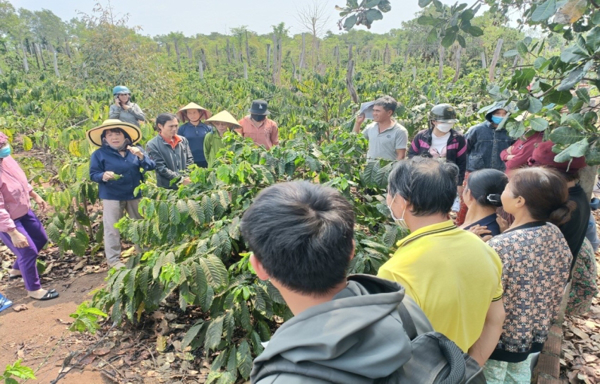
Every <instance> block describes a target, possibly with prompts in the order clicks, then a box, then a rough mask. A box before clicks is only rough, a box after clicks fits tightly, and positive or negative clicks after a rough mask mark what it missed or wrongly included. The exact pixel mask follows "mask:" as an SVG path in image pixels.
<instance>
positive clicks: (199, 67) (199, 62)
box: [198, 59, 204, 80]
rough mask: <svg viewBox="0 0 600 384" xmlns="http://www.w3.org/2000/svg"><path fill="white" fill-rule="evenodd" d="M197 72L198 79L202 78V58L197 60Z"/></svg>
mask: <svg viewBox="0 0 600 384" xmlns="http://www.w3.org/2000/svg"><path fill="white" fill-rule="evenodd" d="M198 74H199V75H200V80H203V79H204V64H202V59H200V60H198Z"/></svg>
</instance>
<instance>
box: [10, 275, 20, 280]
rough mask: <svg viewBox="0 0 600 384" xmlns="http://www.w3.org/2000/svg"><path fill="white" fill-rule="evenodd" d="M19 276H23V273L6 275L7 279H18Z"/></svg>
mask: <svg viewBox="0 0 600 384" xmlns="http://www.w3.org/2000/svg"><path fill="white" fill-rule="evenodd" d="M19 277H23V275H8V280H14V279H18V278H19Z"/></svg>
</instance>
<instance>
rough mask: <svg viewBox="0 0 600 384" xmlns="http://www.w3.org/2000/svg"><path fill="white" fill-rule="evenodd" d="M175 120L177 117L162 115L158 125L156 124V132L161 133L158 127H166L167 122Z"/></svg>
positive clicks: (157, 121)
mask: <svg viewBox="0 0 600 384" xmlns="http://www.w3.org/2000/svg"><path fill="white" fill-rule="evenodd" d="M173 119H177V116H175V115H174V114H172V113H161V114H160V115H158V117H157V118H156V123H155V124H154V130H155V131H157V132H160V129H159V128H158V126H159V125H162V126H164V125H165V124H166V123H167V122H169V121H171V120H173Z"/></svg>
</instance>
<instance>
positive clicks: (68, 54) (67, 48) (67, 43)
mask: <svg viewBox="0 0 600 384" xmlns="http://www.w3.org/2000/svg"><path fill="white" fill-rule="evenodd" d="M65 52H67V56H69V59H70V58H71V49H70V48H69V42H68V41H67V38H66V37H65Z"/></svg>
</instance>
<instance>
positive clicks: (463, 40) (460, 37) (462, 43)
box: [456, 35, 467, 48]
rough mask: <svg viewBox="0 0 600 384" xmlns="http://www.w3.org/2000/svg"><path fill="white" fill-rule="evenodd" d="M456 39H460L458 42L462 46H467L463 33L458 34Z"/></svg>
mask: <svg viewBox="0 0 600 384" xmlns="http://www.w3.org/2000/svg"><path fill="white" fill-rule="evenodd" d="M456 39H457V40H458V44H460V46H461V47H463V48H467V42H466V41H465V38H464V37H462V36H461V35H458V36H456Z"/></svg>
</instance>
